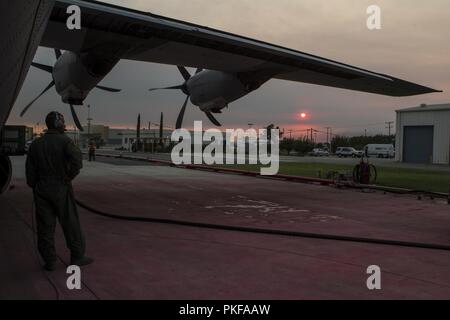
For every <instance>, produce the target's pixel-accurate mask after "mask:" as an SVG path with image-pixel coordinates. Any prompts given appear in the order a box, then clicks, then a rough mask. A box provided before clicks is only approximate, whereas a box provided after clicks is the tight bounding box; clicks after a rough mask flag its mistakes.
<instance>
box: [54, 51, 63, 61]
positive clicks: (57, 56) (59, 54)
mask: <svg viewBox="0 0 450 320" xmlns="http://www.w3.org/2000/svg"><path fill="white" fill-rule="evenodd" d="M61 55H62V53H61V50H59V49H55V56H56V59H59V57H61Z"/></svg>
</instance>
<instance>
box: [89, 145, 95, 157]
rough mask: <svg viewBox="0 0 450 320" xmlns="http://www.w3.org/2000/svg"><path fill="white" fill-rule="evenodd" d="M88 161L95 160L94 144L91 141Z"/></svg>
mask: <svg viewBox="0 0 450 320" xmlns="http://www.w3.org/2000/svg"><path fill="white" fill-rule="evenodd" d="M89 161H95V144H94V142H93V141H91V142H90V143H89Z"/></svg>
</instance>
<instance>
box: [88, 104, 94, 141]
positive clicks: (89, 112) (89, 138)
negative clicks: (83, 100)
mask: <svg viewBox="0 0 450 320" xmlns="http://www.w3.org/2000/svg"><path fill="white" fill-rule="evenodd" d="M92 120H93V119H92V118H91V105H90V104H88V118H87V121H88V144H89V143H90V142H91V121H92Z"/></svg>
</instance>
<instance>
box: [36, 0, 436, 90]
mask: <svg viewBox="0 0 450 320" xmlns="http://www.w3.org/2000/svg"><path fill="white" fill-rule="evenodd" d="M71 4H76V5H78V6H80V7H81V12H82V30H79V31H70V30H68V29H67V28H66V20H67V17H68V15H67V13H66V8H67V6H68V5H71ZM41 45H42V46H45V47H51V48H59V49H63V50H70V51H73V52H86V51H95V52H96V53H99V54H104V55H106V56H113V57H118V58H120V59H129V60H137V61H147V62H155V63H163V64H171V65H183V66H187V67H194V68H203V69H211V70H220V71H225V72H231V73H248V72H255V73H257V72H261V71H262V70H267V74H268V75H270V77H272V78H277V79H284V80H291V81H297V82H304V83H311V84H317V85H323V86H330V87H336V88H343V89H349V90H357V91H363V92H370V93H377V94H383V95H389V96H410V95H417V94H424V93H431V92H438V91H437V90H434V89H431V88H427V87H424V86H421V85H418V84H414V83H411V82H407V81H404V80H400V79H396V78H394V77H391V76H388V75H383V74H379V73H375V72H371V71H368V70H364V69H361V68H358V67H354V66H350V65H347V64H343V63H339V62H336V61H332V60H328V59H324V58H321V57H318V56H314V55H310V54H307V53H303V52H299V51H295V50H291V49H287V48H283V47H280V46H276V45H272V44H268V43H265V42H261V41H257V40H253V39H249V38H245V37H241V36H237V35H234V34H230V33H226V32H222V31H218V30H214V29H211V28H207V27H203V26H199V25H195V24H190V23H187V22H182V21H177V20H173V19H170V18H166V17H161V16H157V15H153V14H150V13H145V12H140V11H135V10H131V9H126V8H123V7H118V6H114V5H109V4H105V3H101V2H96V1H82V0H59V1H56V4H55V8H54V10H53V12H52V14H51V17H50V20H49V24H48V26H47V31H46V33H45V34H44V37H43V40H42V42H41Z"/></svg>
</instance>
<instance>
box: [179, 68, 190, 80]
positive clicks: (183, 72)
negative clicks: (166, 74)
mask: <svg viewBox="0 0 450 320" xmlns="http://www.w3.org/2000/svg"><path fill="white" fill-rule="evenodd" d="M177 68H178V70H180V73H181V75H182V76H183V78H184V80H186V81H188V80H189V79H190V78H191V74H190V73H189V71H187V69H186V68H185V67H183V66H177Z"/></svg>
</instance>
